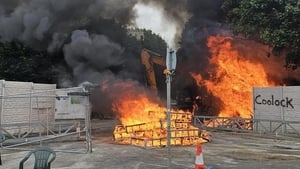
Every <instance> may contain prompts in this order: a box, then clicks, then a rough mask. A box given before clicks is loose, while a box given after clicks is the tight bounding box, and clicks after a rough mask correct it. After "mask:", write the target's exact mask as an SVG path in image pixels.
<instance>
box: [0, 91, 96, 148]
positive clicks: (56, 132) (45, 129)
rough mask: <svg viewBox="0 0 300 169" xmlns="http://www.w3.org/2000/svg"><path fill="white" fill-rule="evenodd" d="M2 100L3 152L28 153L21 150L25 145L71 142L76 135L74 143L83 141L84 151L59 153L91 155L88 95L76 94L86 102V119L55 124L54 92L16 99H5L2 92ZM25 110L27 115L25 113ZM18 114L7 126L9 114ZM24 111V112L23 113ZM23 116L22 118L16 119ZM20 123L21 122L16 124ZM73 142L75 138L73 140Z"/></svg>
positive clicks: (0, 124) (14, 97) (0, 126)
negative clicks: (59, 140) (57, 140)
mask: <svg viewBox="0 0 300 169" xmlns="http://www.w3.org/2000/svg"><path fill="white" fill-rule="evenodd" d="M2 94H3V95H2V96H0V101H1V104H0V107H1V112H0V113H1V114H0V116H1V120H2V123H0V132H2V133H3V134H5V136H6V140H5V142H4V143H2V147H1V148H2V149H11V150H29V149H26V148H25V149H24V148H19V147H20V146H23V145H30V144H43V142H46V141H47V142H51V141H52V140H54V139H58V138H63V137H65V138H64V141H68V139H70V138H66V137H67V136H71V135H75V139H76V138H77V140H79V139H80V140H83V141H82V143H83V144H82V145H83V148H84V149H85V148H86V151H84V150H82V149H81V150H74V149H72V150H57V149H55V148H54V149H55V151H60V152H70V153H91V152H92V142H91V119H90V105H89V98H88V94H87V93H83V94H82V95H80V93H76V94H77V95H76V96H78V97H81V98H83V99H82V100H83V103H82V104H83V105H84V106H85V110H84V115H83V116H84V117H83V118H82V119H67V120H56V119H55V118H54V113H55V107H54V106H55V105H54V102H55V99H56V98H57V97H58V96H57V95H55V90H51V91H50V90H48V91H45V92H43V91H41V92H35V93H34V92H32V91H31V92H30V93H22V94H14V95H4V94H5V92H2ZM22 109H23V110H24V111H22ZM14 110H16V111H17V112H18V113H16V115H14V116H16V118H14V117H9V118H10V119H11V121H9V122H7V121H6V122H5V123H4V119H5V118H7V114H10V112H13V111H14ZM20 110H21V111H20ZM17 115H19V116H22V118H23V119H22V118H20V117H17ZM16 121H21V122H16ZM72 139H74V137H72Z"/></svg>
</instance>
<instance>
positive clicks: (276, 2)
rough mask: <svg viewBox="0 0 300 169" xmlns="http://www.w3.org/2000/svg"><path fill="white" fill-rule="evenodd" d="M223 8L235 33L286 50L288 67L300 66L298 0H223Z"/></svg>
mask: <svg viewBox="0 0 300 169" xmlns="http://www.w3.org/2000/svg"><path fill="white" fill-rule="evenodd" d="M222 8H223V10H224V11H225V13H226V14H227V19H228V21H229V22H230V23H231V25H232V27H233V29H234V31H236V32H239V33H244V34H245V35H246V37H248V38H257V39H259V40H260V41H262V42H263V43H266V44H268V45H271V46H272V47H273V51H274V52H276V53H277V52H282V51H286V53H287V54H286V63H287V67H292V68H293V69H296V68H297V66H299V65H300V1H299V0H224V3H223V6H222Z"/></svg>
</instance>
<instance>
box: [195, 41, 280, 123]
mask: <svg viewBox="0 0 300 169" xmlns="http://www.w3.org/2000/svg"><path fill="white" fill-rule="evenodd" d="M207 46H208V47H209V50H210V53H211V58H210V60H209V63H210V65H211V67H212V69H211V70H209V75H210V79H208V80H206V79H203V78H202V76H201V75H200V74H198V73H191V75H192V77H193V78H194V79H195V80H196V81H197V84H198V85H199V86H203V85H204V86H205V87H206V88H207V90H208V91H209V92H210V93H211V94H212V95H213V96H215V97H217V98H219V99H220V100H221V102H222V105H221V111H220V112H219V115H218V116H219V117H242V118H251V117H252V111H251V110H252V107H251V100H252V99H251V96H252V94H251V93H252V88H253V87H255V86H273V85H274V84H275V83H274V82H272V81H269V80H268V78H267V74H266V72H265V70H264V67H263V65H262V64H260V63H254V62H252V61H250V60H249V59H246V57H243V56H242V54H241V53H239V51H238V50H236V49H234V48H233V47H232V38H230V37H221V36H211V37H209V38H208V41H207ZM253 50H255V49H253Z"/></svg>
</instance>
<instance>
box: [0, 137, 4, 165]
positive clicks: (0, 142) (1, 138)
mask: <svg viewBox="0 0 300 169" xmlns="http://www.w3.org/2000/svg"><path fill="white" fill-rule="evenodd" d="M4 141H5V135H4V134H3V133H2V132H0V144H1V146H2V143H3V142H4ZM0 165H2V159H1V152H0Z"/></svg>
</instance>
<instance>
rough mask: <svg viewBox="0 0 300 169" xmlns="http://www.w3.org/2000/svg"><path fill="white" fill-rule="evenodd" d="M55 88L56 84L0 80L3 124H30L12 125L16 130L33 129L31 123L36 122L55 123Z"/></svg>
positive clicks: (0, 113) (0, 105)
mask: <svg viewBox="0 0 300 169" xmlns="http://www.w3.org/2000/svg"><path fill="white" fill-rule="evenodd" d="M55 90H56V85H55V84H38V83H32V82H15V81H5V80H0V94H1V100H0V118H1V119H0V124H1V126H9V125H11V126H13V125H14V124H28V127H24V128H22V129H13V127H11V128H10V129H11V131H14V130H28V129H32V128H31V126H30V125H31V124H33V123H35V122H42V123H45V124H50V123H53V122H54V110H55V102H54V96H55ZM8 128H9V127H8ZM6 129H7V128H6ZM18 132H20V131H18ZM24 132H25V131H24Z"/></svg>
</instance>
